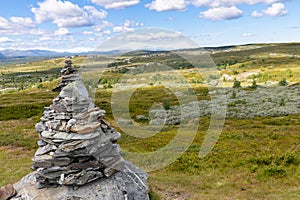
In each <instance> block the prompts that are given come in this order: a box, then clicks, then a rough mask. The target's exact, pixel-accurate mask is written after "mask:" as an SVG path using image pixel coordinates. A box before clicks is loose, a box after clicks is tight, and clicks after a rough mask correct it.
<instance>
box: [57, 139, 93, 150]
mask: <svg viewBox="0 0 300 200" xmlns="http://www.w3.org/2000/svg"><path fill="white" fill-rule="evenodd" d="M94 143H95V142H94V141H93V140H75V141H71V142H67V143H63V144H61V145H59V146H58V149H59V150H62V151H64V152H71V151H75V150H77V149H82V148H86V147H88V146H90V145H92V144H94Z"/></svg>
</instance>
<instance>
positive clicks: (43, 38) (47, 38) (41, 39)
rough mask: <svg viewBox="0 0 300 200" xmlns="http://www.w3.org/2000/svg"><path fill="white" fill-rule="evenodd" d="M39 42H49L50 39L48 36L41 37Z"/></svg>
mask: <svg viewBox="0 0 300 200" xmlns="http://www.w3.org/2000/svg"><path fill="white" fill-rule="evenodd" d="M39 40H40V41H49V40H52V38H51V37H48V36H43V37H41V38H40V39H39Z"/></svg>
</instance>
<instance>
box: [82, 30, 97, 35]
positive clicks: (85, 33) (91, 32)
mask: <svg viewBox="0 0 300 200" xmlns="http://www.w3.org/2000/svg"><path fill="white" fill-rule="evenodd" d="M82 34H83V35H93V34H94V32H93V31H83V32H82Z"/></svg>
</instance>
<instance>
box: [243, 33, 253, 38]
mask: <svg viewBox="0 0 300 200" xmlns="http://www.w3.org/2000/svg"><path fill="white" fill-rule="evenodd" d="M252 36H254V35H253V34H251V33H244V34H243V37H252Z"/></svg>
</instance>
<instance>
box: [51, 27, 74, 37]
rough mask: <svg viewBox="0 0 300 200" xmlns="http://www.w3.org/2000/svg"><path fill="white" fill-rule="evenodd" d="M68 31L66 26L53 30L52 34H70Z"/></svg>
mask: <svg viewBox="0 0 300 200" xmlns="http://www.w3.org/2000/svg"><path fill="white" fill-rule="evenodd" d="M70 34H71V33H70V31H69V30H68V29H66V28H59V29H58V30H57V31H55V33H54V35H58V36H61V35H70Z"/></svg>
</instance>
